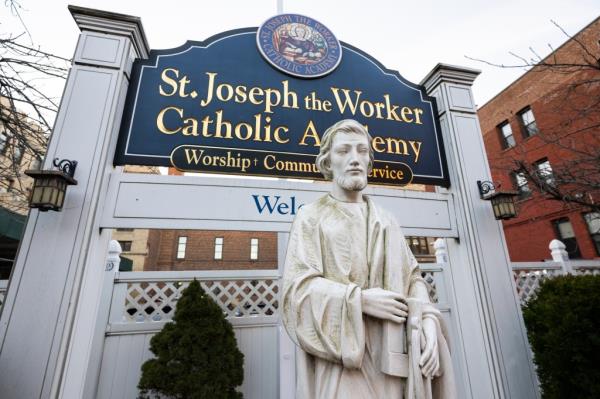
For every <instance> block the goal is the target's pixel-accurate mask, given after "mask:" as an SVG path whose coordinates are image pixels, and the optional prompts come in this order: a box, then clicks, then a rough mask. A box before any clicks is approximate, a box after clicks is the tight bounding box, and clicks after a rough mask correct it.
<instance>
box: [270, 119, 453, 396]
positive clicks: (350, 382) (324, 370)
mask: <svg viewBox="0 0 600 399" xmlns="http://www.w3.org/2000/svg"><path fill="white" fill-rule="evenodd" d="M316 163H317V167H318V168H319V170H320V171H321V173H322V174H323V175H324V176H325V178H327V179H329V180H332V181H333V185H332V190H331V192H330V193H329V194H327V195H325V196H323V197H322V198H320V199H319V200H317V201H316V202H314V203H311V204H307V205H305V206H303V207H302V208H301V209H300V211H299V212H298V215H297V216H296V219H295V220H294V223H293V225H292V230H291V233H290V239H289V243H288V249H287V255H286V260H285V272H284V283H283V295H282V304H283V312H282V313H283V322H284V324H285V327H286V329H287V332H288V334H289V335H290V337H291V339H292V340H293V341H294V342H295V343H296V345H297V346H299V348H300V350H298V351H297V352H296V379H297V381H296V398H297V399H353V398H356V399H426V398H427V399H428V398H439V399H455V397H456V394H455V386H454V381H453V372H452V362H451V358H450V352H449V349H448V345H447V338H446V333H445V328H444V323H443V320H442V317H441V314H440V312H439V311H438V310H437V309H436V308H435V307H434V306H433V305H431V304H430V300H429V294H428V289H427V284H426V283H425V281H424V280H423V279H422V277H421V272H420V270H419V266H418V264H417V261H416V259H415V258H414V256H413V254H412V253H411V251H410V249H409V248H408V245H407V243H406V240H405V238H404V235H403V234H402V231H401V230H400V228H399V226H398V224H397V223H396V221H395V220H394V218H393V217H392V216H391V215H390V214H389V213H387V212H386V211H384V210H383V209H381V208H378V207H377V206H376V205H375V204H374V203H373V201H372V200H371V199H370V198H369V197H367V196H365V195H363V194H362V191H363V190H364V189H365V188H366V186H367V175H368V173H369V172H370V170H371V168H372V166H373V150H372V148H371V137H370V135H369V133H368V132H367V131H366V129H365V128H364V127H363V126H362V125H361V124H360V123H358V122H356V121H354V120H342V121H340V122H338V123H336V124H334V125H333V126H331V127H330V128H329V129H327V131H326V132H325V134H324V135H323V138H322V142H321V149H320V153H319V156H318V157H317V160H316ZM415 211H416V210H415Z"/></svg>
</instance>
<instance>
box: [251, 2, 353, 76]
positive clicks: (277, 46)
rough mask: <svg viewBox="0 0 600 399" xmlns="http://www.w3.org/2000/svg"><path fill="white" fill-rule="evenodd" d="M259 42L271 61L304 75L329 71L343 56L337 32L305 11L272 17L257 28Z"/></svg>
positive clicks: (290, 72)
mask: <svg viewBox="0 0 600 399" xmlns="http://www.w3.org/2000/svg"><path fill="white" fill-rule="evenodd" d="M256 43H257V45H258V49H259V50H260V52H261V53H262V55H263V56H264V57H265V59H266V60H267V61H268V62H270V63H271V65H273V66H274V67H275V68H277V69H279V70H280V71H283V72H286V73H289V74H290V75H292V76H298V77H301V78H316V77H319V76H324V75H327V74H328V73H329V72H331V71H333V70H334V69H335V67H337V66H338V64H339V63H340V61H341V60H342V48H341V45H340V42H338V40H337V39H336V37H335V36H334V34H333V33H332V32H331V31H330V30H329V29H327V27H325V25H323V24H321V23H319V22H317V21H315V20H314V19H312V18H309V17H305V16H304V15H298V14H282V15H277V16H275V17H272V18H269V19H268V20H267V21H266V22H265V23H264V24H262V26H261V27H260V28H259V29H258V33H257V34H256Z"/></svg>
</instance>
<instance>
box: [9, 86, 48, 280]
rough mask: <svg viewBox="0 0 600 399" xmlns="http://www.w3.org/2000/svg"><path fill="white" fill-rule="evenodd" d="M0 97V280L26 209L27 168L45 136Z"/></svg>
mask: <svg viewBox="0 0 600 399" xmlns="http://www.w3.org/2000/svg"><path fill="white" fill-rule="evenodd" d="M13 109H14V107H13V104H11V102H10V101H9V100H8V99H7V98H5V97H0V280H6V279H8V278H9V276H10V272H11V270H12V265H13V261H14V259H15V257H16V254H17V249H18V247H19V241H20V240H21V235H22V233H23V229H24V227H25V220H26V218H27V213H28V212H29V207H28V203H29V202H28V200H29V198H28V197H29V193H30V191H31V186H32V184H33V179H32V178H30V177H29V176H27V175H25V171H26V170H28V169H39V167H40V165H41V162H42V158H41V157H42V155H43V153H44V152H45V150H46V143H47V137H46V136H45V134H44V132H43V131H42V129H41V128H40V127H39V126H38V125H37V124H36V123H35V122H33V121H32V120H30V119H29V118H28V117H27V115H25V114H21V113H16V112H13V111H12V110H13Z"/></svg>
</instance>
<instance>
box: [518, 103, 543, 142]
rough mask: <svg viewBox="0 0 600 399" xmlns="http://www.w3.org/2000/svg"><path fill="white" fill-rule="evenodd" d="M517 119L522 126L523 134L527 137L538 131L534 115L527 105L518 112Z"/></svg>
mask: <svg viewBox="0 0 600 399" xmlns="http://www.w3.org/2000/svg"><path fill="white" fill-rule="evenodd" d="M519 119H520V121H521V126H522V127H523V136H524V137H529V136H533V135H534V134H537V133H538V132H539V130H538V127H537V124H536V123H535V117H534V116H533V111H532V110H531V108H529V107H527V108H525V109H523V110H522V111H520V112H519Z"/></svg>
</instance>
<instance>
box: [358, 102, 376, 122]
mask: <svg viewBox="0 0 600 399" xmlns="http://www.w3.org/2000/svg"><path fill="white" fill-rule="evenodd" d="M365 105H366V108H368V109H365ZM360 112H361V113H362V114H363V115H364V116H366V117H367V118H370V117H372V116H373V114H374V113H375V107H373V104H371V103H370V102H369V101H367V100H364V101H363V102H361V103H360Z"/></svg>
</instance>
